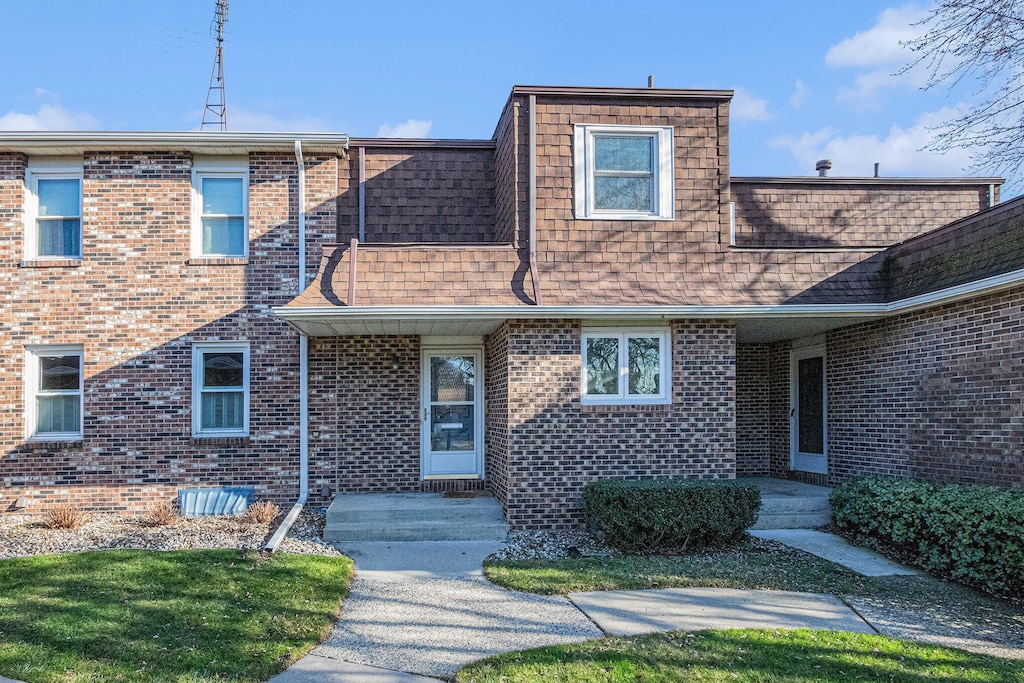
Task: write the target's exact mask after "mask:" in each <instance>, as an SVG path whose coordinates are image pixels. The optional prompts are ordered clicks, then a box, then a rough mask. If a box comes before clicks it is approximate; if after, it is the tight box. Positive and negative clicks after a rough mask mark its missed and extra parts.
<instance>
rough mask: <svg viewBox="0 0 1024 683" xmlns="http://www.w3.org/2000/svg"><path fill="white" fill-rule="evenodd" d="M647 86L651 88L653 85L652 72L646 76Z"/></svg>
mask: <svg viewBox="0 0 1024 683" xmlns="http://www.w3.org/2000/svg"><path fill="white" fill-rule="evenodd" d="M647 87H648V88H653V87H654V74H651V75H650V76H648V77H647Z"/></svg>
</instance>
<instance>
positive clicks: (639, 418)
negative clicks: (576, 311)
mask: <svg viewBox="0 0 1024 683" xmlns="http://www.w3.org/2000/svg"><path fill="white" fill-rule="evenodd" d="M580 331H581V325H580V323H579V322H578V321H566V320H534V321H521V320H520V321H509V322H508V323H507V324H506V325H505V327H504V328H503V329H502V331H501V332H500V333H498V335H496V338H494V339H493V340H492V343H493V345H494V347H495V348H494V350H493V352H492V353H493V354H494V355H495V356H497V357H499V358H500V357H501V349H502V348H506V349H507V360H506V361H505V362H506V363H507V368H508V385H507V386H508V389H507V390H508V402H507V411H508V413H507V423H508V432H507V433H508V447H507V449H505V448H502V447H501V444H500V442H499V443H497V444H492V448H493V449H494V450H495V451H496V453H495V454H494V455H492V458H493V459H494V462H495V463H496V464H497V463H500V462H501V461H502V460H503V459H504V460H505V461H506V462H507V466H506V467H505V474H504V479H503V480H501V483H500V484H499V487H498V490H499V491H500V492H501V493H499V494H498V495H499V498H504V501H503V502H505V510H506V517H507V519H508V522H509V524H510V526H512V528H514V529H551V528H571V527H574V526H577V525H578V524H580V522H581V521H582V517H581V510H580V503H579V494H580V490H581V488H582V487H583V485H584V484H586V483H587V482H588V481H592V480H594V479H598V478H604V477H613V478H622V477H630V478H633V477H700V478H711V479H715V478H732V477H734V476H735V473H736V443H735V395H734V383H735V372H736V368H735V365H734V364H733V359H734V357H735V355H734V354H735V341H734V340H735V336H734V333H733V328H732V325H731V323H729V322H728V321H702V322H687V321H676V322H673V323H672V324H671V334H672V365H671V375H672V404H671V405H652V406H594V405H581V403H580V376H581V373H580ZM491 364H492V366H493V365H494V364H495V363H494V362H492V363H491ZM499 391H500V389H499ZM496 403H497V402H496ZM497 406H498V407H500V403H497ZM502 421H503V418H502V417H498V422H502ZM495 479H499V477H495Z"/></svg>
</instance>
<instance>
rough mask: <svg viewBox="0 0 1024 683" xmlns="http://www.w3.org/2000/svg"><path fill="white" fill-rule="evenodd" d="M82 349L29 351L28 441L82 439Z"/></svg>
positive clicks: (26, 402)
mask: <svg viewBox="0 0 1024 683" xmlns="http://www.w3.org/2000/svg"><path fill="white" fill-rule="evenodd" d="M82 358H83V353H82V347H81V346H34V347H30V348H29V349H28V363H27V365H26V372H25V393H26V397H25V398H26V400H25V407H26V411H25V412H26V416H25V417H26V424H27V425H28V435H27V436H28V438H30V439H35V440H42V441H69V440H76V439H81V438H82Z"/></svg>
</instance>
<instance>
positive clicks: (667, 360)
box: [581, 329, 672, 405]
mask: <svg viewBox="0 0 1024 683" xmlns="http://www.w3.org/2000/svg"><path fill="white" fill-rule="evenodd" d="M671 348H672V335H671V333H670V332H669V331H668V330H665V329H629V330H621V329H619V330H615V329H585V330H584V331H583V334H582V336H581V355H582V361H583V362H582V366H583V377H582V402H583V403H584V404H621V405H630V404H642V403H671V402H672V387H671V356H672V353H671Z"/></svg>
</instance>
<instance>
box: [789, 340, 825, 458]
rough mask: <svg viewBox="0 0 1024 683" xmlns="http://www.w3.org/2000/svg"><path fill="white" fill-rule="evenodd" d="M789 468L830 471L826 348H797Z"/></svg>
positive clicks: (792, 375) (793, 363) (793, 367)
mask: <svg viewBox="0 0 1024 683" xmlns="http://www.w3.org/2000/svg"><path fill="white" fill-rule="evenodd" d="M790 391H791V406H790V408H791V409H790V413H789V415H790V417H789V423H790V429H789V434H790V449H791V458H790V467H791V468H792V469H794V470H799V471H801V472H815V473H818V474H827V473H828V424H827V422H828V401H827V394H826V390H825V349H824V347H821V346H813V347H809V348H804V349H795V350H794V351H793V352H792V357H791V362H790Z"/></svg>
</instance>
